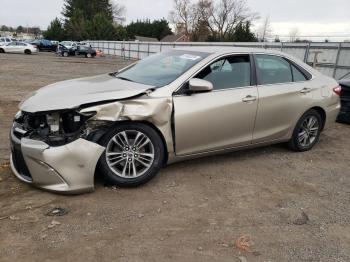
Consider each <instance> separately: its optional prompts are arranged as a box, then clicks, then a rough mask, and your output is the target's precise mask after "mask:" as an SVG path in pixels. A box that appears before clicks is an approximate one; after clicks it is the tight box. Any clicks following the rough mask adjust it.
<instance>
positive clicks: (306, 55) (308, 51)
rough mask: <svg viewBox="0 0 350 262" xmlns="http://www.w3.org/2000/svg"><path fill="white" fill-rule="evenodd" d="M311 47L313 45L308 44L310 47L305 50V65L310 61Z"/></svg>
mask: <svg viewBox="0 0 350 262" xmlns="http://www.w3.org/2000/svg"><path fill="white" fill-rule="evenodd" d="M310 46H311V44H310V43H308V45H307V46H306V48H305V55H304V63H307V60H308V59H309V54H310Z"/></svg>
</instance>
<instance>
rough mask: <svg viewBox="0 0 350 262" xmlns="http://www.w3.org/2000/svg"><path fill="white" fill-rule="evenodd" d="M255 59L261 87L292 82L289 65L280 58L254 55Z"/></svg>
mask: <svg viewBox="0 0 350 262" xmlns="http://www.w3.org/2000/svg"><path fill="white" fill-rule="evenodd" d="M255 59H256V71H257V75H258V80H259V83H260V84H261V85H268V84H277V83H288V82H293V76H292V70H291V67H290V64H289V63H288V62H287V61H286V60H285V59H283V58H282V57H278V56H272V55H255Z"/></svg>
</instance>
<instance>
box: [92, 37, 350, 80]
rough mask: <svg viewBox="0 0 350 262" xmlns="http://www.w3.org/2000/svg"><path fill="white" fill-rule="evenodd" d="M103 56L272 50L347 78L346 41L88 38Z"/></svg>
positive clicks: (349, 71)
mask: <svg viewBox="0 0 350 262" xmlns="http://www.w3.org/2000/svg"><path fill="white" fill-rule="evenodd" d="M89 43H90V44H91V45H92V46H93V47H94V48H95V49H99V50H102V51H103V52H104V53H105V54H107V55H117V56H121V57H124V58H125V59H142V58H145V57H147V56H149V55H151V54H154V53H158V52H160V51H164V50H167V49H171V48H175V47H181V46H231V47H254V48H265V49H273V50H279V51H282V52H285V53H287V54H290V55H293V56H295V57H298V58H299V59H301V60H303V61H304V62H306V63H308V64H309V65H311V66H313V67H315V68H316V69H317V70H319V71H320V72H322V73H323V74H325V75H328V76H331V77H333V78H335V79H338V80H339V79H346V78H350V43H345V42H344V43H282V42H281V43H214V42H204V43H201V42H185V43H163V42H126V41H89Z"/></svg>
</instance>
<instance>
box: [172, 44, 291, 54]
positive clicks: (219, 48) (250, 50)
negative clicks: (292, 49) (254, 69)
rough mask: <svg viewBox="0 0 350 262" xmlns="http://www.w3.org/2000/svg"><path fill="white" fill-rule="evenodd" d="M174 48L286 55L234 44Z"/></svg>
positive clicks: (212, 51)
mask: <svg viewBox="0 0 350 262" xmlns="http://www.w3.org/2000/svg"><path fill="white" fill-rule="evenodd" d="M175 49H176V50H182V51H192V52H205V53H210V54H217V55H221V54H227V53H264V54H276V55H286V54H283V53H282V52H279V51H276V50H271V49H264V48H253V47H252V48H250V47H234V46H178V47H176V48H175Z"/></svg>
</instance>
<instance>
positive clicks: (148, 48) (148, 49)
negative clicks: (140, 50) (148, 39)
mask: <svg viewBox="0 0 350 262" xmlns="http://www.w3.org/2000/svg"><path fill="white" fill-rule="evenodd" d="M149 45H150V43H148V46H147V56H149V51H150V47H149Z"/></svg>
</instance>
